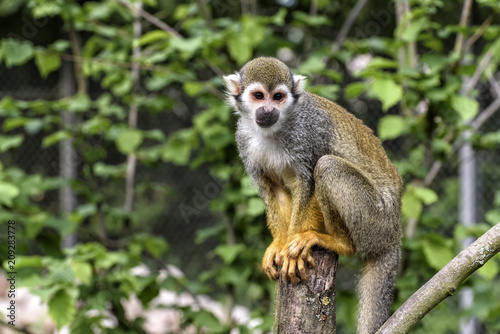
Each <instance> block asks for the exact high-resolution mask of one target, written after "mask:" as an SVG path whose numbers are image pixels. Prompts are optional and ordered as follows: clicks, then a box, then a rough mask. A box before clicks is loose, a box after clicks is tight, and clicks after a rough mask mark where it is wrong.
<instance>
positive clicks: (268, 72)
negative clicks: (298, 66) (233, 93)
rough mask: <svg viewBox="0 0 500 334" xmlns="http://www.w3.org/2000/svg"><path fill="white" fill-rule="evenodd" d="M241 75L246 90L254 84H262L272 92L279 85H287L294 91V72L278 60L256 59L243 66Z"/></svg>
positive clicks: (269, 58)
mask: <svg viewBox="0 0 500 334" xmlns="http://www.w3.org/2000/svg"><path fill="white" fill-rule="evenodd" d="M240 74H241V77H242V84H243V87H244V88H246V87H248V85H250V84H252V83H254V82H260V83H262V84H264V85H265V86H266V88H267V90H268V91H272V90H273V89H274V88H276V86H277V85H279V84H285V85H287V86H288V88H289V89H290V90H292V86H293V80H292V72H290V69H289V68H288V66H286V65H285V64H284V63H283V62H281V61H279V60H278V59H276V58H271V57H259V58H255V59H253V60H251V61H249V62H248V63H247V64H246V65H245V66H243V68H242V69H241V71H240Z"/></svg>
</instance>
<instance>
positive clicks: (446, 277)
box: [377, 222, 500, 334]
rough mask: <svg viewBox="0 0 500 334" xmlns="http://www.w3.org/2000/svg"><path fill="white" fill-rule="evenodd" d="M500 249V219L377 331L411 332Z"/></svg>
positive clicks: (385, 332)
mask: <svg viewBox="0 0 500 334" xmlns="http://www.w3.org/2000/svg"><path fill="white" fill-rule="evenodd" d="M499 251H500V222H499V223H498V224H496V225H495V226H493V227H492V228H491V229H489V231H488V232H486V233H485V234H484V235H483V236H481V237H480V238H479V239H477V240H476V241H475V242H474V243H473V244H472V245H470V246H469V247H467V248H466V249H464V250H463V251H462V252H460V254H458V255H457V256H456V257H455V258H454V259H453V260H451V262H450V263H448V264H447V265H446V266H444V268H443V269H441V270H440V271H439V272H438V273H437V274H436V275H434V277H432V278H431V279H430V280H429V281H428V282H427V283H425V284H424V286H422V287H421V288H420V289H419V290H418V291H417V292H415V293H414V294H413V295H412V296H411V297H410V298H409V299H408V300H407V301H406V302H405V303H404V304H403V305H401V307H400V308H399V309H398V310H397V311H396V312H395V313H394V314H393V315H392V316H391V317H390V318H389V319H388V320H387V321H386V323H385V324H384V325H383V326H382V327H381V328H380V329H379V330H378V331H377V334H388V333H398V334H403V333H408V332H409V331H410V329H412V328H413V326H415V324H416V323H417V322H419V321H420V319H422V318H423V317H424V316H425V315H426V314H427V313H428V312H429V311H430V310H432V309H433V308H434V307H435V306H436V305H437V304H439V303H440V302H441V301H443V300H444V299H445V298H446V297H448V296H451V295H453V294H454V292H455V291H456V290H457V288H458V287H459V285H460V283H462V282H463V281H464V280H465V279H466V278H467V277H469V276H470V275H471V274H472V273H473V272H475V271H476V270H477V269H479V268H481V267H482V266H483V265H484V264H485V263H486V262H487V261H488V260H489V259H491V258H492V257H493V256H494V255H495V254H497V253H498V252H499Z"/></svg>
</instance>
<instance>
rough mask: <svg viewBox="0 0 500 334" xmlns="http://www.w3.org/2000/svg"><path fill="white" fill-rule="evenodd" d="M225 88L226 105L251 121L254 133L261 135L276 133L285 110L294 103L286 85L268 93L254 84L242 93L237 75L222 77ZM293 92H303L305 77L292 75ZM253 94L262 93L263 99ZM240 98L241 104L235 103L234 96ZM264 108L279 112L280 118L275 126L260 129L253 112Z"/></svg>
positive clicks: (262, 86) (284, 118)
mask: <svg viewBox="0 0 500 334" xmlns="http://www.w3.org/2000/svg"><path fill="white" fill-rule="evenodd" d="M224 81H225V84H226V87H227V89H228V103H229V104H230V105H231V106H232V107H233V108H234V109H235V111H236V114H238V115H240V116H241V117H247V118H250V119H251V123H252V125H253V126H254V129H255V131H258V132H260V133H262V134H263V135H266V134H268V135H270V134H273V133H274V132H276V130H278V129H279V128H280V125H281V124H283V122H284V120H286V118H287V116H288V113H287V110H288V109H289V107H290V106H291V105H292V104H293V102H294V99H295V98H294V95H293V92H291V91H290V89H289V88H288V86H287V85H285V84H280V85H278V86H277V87H275V88H274V89H273V90H272V91H270V92H268V91H267V89H266V88H265V86H264V85H263V84H262V83H259V82H254V83H252V84H250V85H249V86H248V87H245V90H244V91H242V87H241V76H240V74H239V73H235V74H231V75H228V76H225V77H224ZM293 81H294V86H295V87H294V90H295V94H300V93H301V92H302V91H303V90H304V86H305V83H306V77H304V76H302V75H293ZM255 93H262V94H263V99H256V98H255ZM277 93H279V94H281V95H282V99H281V100H276V99H273V97H274V96H275V94H277ZM238 95H241V96H240V99H241V102H242V103H241V104H239V103H238V101H236V98H235V96H238ZM260 107H264V108H266V109H272V108H276V109H277V110H279V113H280V116H279V119H278V121H277V122H276V124H274V125H273V126H271V127H269V128H261V127H259V126H258V125H257V123H256V122H255V112H256V110H257V109H258V108H260Z"/></svg>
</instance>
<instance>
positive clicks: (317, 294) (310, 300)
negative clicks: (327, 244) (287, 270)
mask: <svg viewBox="0 0 500 334" xmlns="http://www.w3.org/2000/svg"><path fill="white" fill-rule="evenodd" d="M313 257H314V260H315V261H316V267H315V268H309V269H308V271H307V274H308V275H309V279H308V280H307V281H301V282H299V284H297V285H293V284H292V283H291V282H290V281H284V280H283V278H282V276H281V274H280V278H279V280H278V281H277V283H276V296H275V304H274V310H275V311H274V326H273V328H274V333H275V334H277V333H279V334H299V333H300V334H308V333H311V334H327V333H328V334H335V333H336V327H335V325H336V323H335V318H336V312H335V273H336V271H337V264H338V255H337V254H335V253H333V252H330V251H326V250H322V249H321V250H314V251H313ZM297 275H298V271H297Z"/></svg>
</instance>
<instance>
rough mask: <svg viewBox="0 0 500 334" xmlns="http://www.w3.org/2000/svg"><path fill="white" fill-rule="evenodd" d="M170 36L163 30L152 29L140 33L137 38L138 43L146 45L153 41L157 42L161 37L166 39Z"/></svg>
mask: <svg viewBox="0 0 500 334" xmlns="http://www.w3.org/2000/svg"><path fill="white" fill-rule="evenodd" d="M169 37H170V34H169V33H168V32H166V31H163V30H153V31H149V32H147V33H145V34H144V35H142V37H141V38H140V39H139V45H140V46H142V45H146V44H150V43H153V42H157V41H159V40H162V39H167V38H169Z"/></svg>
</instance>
